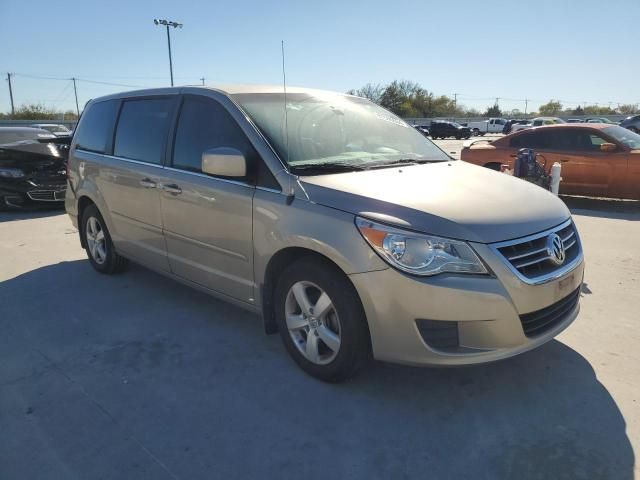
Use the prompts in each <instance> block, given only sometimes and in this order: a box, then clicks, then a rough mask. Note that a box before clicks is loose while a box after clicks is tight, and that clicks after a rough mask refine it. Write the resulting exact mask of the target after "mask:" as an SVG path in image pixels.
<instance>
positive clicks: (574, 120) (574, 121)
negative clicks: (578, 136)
mask: <svg viewBox="0 0 640 480" xmlns="http://www.w3.org/2000/svg"><path fill="white" fill-rule="evenodd" d="M567 123H584V120H582V119H581V118H569V119H567Z"/></svg>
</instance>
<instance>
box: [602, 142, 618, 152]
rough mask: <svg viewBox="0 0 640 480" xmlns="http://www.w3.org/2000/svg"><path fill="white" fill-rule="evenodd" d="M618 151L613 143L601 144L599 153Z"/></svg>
mask: <svg viewBox="0 0 640 480" xmlns="http://www.w3.org/2000/svg"><path fill="white" fill-rule="evenodd" d="M617 149H618V146H617V145H616V144H615V143H601V144H600V151H601V152H615V151H616V150H617Z"/></svg>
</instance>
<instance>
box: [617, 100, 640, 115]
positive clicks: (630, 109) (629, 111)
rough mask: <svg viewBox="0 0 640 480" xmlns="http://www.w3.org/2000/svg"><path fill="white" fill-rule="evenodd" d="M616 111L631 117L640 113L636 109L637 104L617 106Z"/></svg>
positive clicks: (639, 110)
mask: <svg viewBox="0 0 640 480" xmlns="http://www.w3.org/2000/svg"><path fill="white" fill-rule="evenodd" d="M618 111H619V112H620V113H621V114H623V115H633V114H634V113H638V112H640V109H638V104H637V103H636V104H625V105H620V106H618Z"/></svg>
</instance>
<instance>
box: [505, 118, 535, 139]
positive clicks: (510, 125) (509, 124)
mask: <svg viewBox="0 0 640 480" xmlns="http://www.w3.org/2000/svg"><path fill="white" fill-rule="evenodd" d="M530 124H531V122H529V120H522V119H518V118H512V119H511V120H507V123H505V124H504V127H503V129H502V133H503V134H504V135H508V134H510V133H511V131H512V130H513V126H514V125H530Z"/></svg>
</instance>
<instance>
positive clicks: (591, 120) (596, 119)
mask: <svg viewBox="0 0 640 480" xmlns="http://www.w3.org/2000/svg"><path fill="white" fill-rule="evenodd" d="M584 123H609V124H611V125H617V123H616V122H614V121H611V120H609V119H608V118H605V117H592V118H585V119H584Z"/></svg>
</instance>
